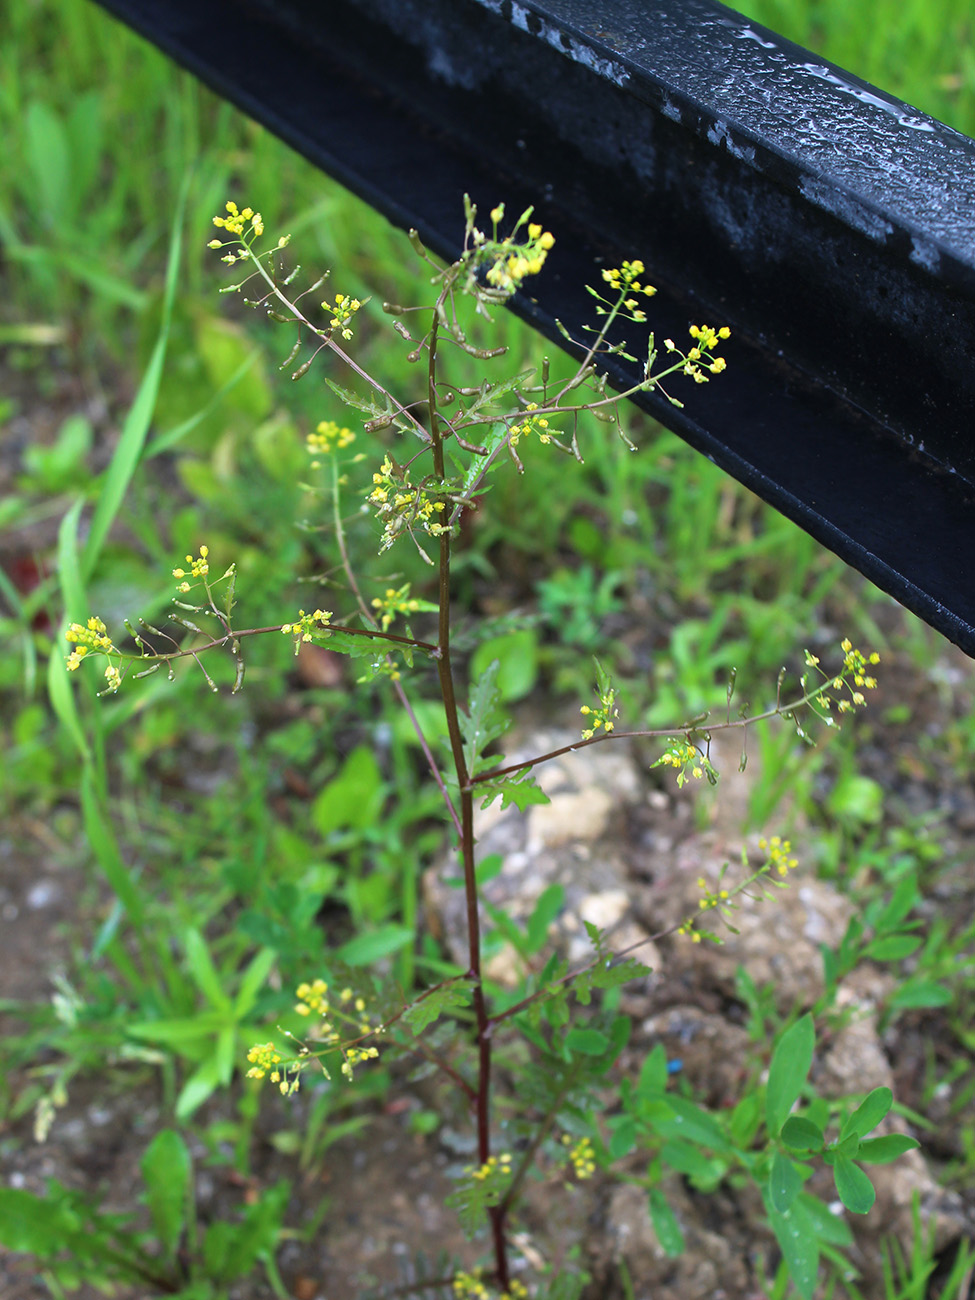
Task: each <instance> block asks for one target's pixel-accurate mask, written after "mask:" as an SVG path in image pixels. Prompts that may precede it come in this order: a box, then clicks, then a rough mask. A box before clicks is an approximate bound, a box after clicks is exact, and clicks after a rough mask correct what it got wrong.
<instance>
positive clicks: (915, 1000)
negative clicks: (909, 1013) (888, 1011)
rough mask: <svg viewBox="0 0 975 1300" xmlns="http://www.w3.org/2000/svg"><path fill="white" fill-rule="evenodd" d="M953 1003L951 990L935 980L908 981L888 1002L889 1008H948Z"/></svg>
mask: <svg viewBox="0 0 975 1300" xmlns="http://www.w3.org/2000/svg"><path fill="white" fill-rule="evenodd" d="M951 1001H952V996H951V990H950V989H949V988H947V987H946V985H944V984H937V983H936V982H935V981H934V980H926V979H916V980H908V981H907V983H906V984H902V985H901V987H900V988H899V989H898V990H897V992H896V993H895V994H894V996H893V997H892V998H891V999H890V1001H889V1002H888V1004H887V1005H888V1007H902V1008H906V1007H946V1006H949V1005H950V1003H951Z"/></svg>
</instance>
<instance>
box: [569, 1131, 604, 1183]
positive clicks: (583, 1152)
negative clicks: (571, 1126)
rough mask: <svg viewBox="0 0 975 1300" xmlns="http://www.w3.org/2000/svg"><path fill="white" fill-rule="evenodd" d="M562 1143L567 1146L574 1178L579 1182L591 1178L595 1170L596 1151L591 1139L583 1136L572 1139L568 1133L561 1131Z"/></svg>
mask: <svg viewBox="0 0 975 1300" xmlns="http://www.w3.org/2000/svg"><path fill="white" fill-rule="evenodd" d="M562 1143H563V1145H564V1146H567V1147H568V1148H569V1160H570V1161H571V1162H572V1170H573V1173H574V1174H575V1176H576V1178H578V1179H579V1181H580V1182H584V1181H585V1180H586V1179H587V1178H591V1177H592V1176H593V1174H594V1173H595V1172H596V1152H595V1150H594V1149H593V1145H592V1140H591V1139H590V1138H587V1137H584V1138H579V1139H578V1141H573V1139H572V1138H571V1137H570V1136H569V1135H568V1133H563V1134H562Z"/></svg>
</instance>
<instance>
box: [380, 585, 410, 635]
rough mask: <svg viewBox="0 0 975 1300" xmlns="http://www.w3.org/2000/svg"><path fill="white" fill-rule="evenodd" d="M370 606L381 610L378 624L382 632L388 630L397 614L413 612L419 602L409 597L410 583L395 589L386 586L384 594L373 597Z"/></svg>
mask: <svg viewBox="0 0 975 1300" xmlns="http://www.w3.org/2000/svg"><path fill="white" fill-rule="evenodd" d="M372 607H373V609H374V610H376V611H382V617H381V619H380V626H381V627H382V630H383V631H384V632H388V631H389V629H390V627H391V626H392V624H393V622H394V621H395V619H396V615H397V614H415V613H416V612H417V610H418V609H419V608H420V602H419V601H418V600H416V599H411V597H410V584H409V583H407V584H406V586H405V587H400V588H399V590H398V591H397V590H396V589H395V588H394V587H387V588H386V594H385V595H384V596H376V597H374V598H373V601H372Z"/></svg>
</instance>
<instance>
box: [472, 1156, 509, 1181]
mask: <svg viewBox="0 0 975 1300" xmlns="http://www.w3.org/2000/svg"><path fill="white" fill-rule="evenodd" d="M464 1173H465V1174H470V1175H471V1177H472V1178H476V1179H477V1181H478V1182H479V1183H483V1182H485V1181H486V1180H487V1179H488V1178H490V1177H491V1176H492V1175H493V1174H502V1175H506V1174H510V1173H511V1155H510V1153H509V1152H507V1151H503V1152H502V1153H501V1155H499V1156H488V1158H487V1160H485V1162H484V1164H483V1165H481V1167H480V1169H475V1168H474V1166H473V1165H468V1166H467V1168H466V1169H465V1170H464Z"/></svg>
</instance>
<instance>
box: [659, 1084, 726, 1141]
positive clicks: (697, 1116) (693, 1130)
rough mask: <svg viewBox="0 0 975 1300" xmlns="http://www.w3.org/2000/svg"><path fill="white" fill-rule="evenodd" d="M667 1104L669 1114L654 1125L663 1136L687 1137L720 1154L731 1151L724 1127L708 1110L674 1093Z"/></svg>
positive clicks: (668, 1098) (688, 1139) (662, 1116)
mask: <svg viewBox="0 0 975 1300" xmlns="http://www.w3.org/2000/svg"><path fill="white" fill-rule="evenodd" d="M666 1106H667V1110H668V1111H669V1114H668V1115H661V1116H660V1118H659V1119H658V1120H657V1121H656V1123H655V1125H654V1127H655V1129H656V1131H657V1132H658V1133H659V1134H660V1135H661V1137H681V1138H686V1139H687V1141H689V1142H697V1143H698V1144H699V1145H700V1146H704V1147H710V1149H711V1150H712V1151H716V1152H718V1153H719V1154H727V1153H728V1152H729V1151H730V1149H731V1148H730V1147H729V1146H728V1142H727V1139H726V1138H725V1134H724V1129H723V1128H722V1127H721V1125H720V1124H719V1123H718V1121H717V1120H716V1119H715V1118H714V1116H713V1115H709V1114H708V1112H707V1111H706V1110H703V1109H702V1108H701V1107H700V1106H696V1105H695V1104H694V1102H692V1101H688V1100H687V1098H686V1097H677V1096H674V1095H672V1094H671V1095H669V1096H668V1097H667V1101H666Z"/></svg>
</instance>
